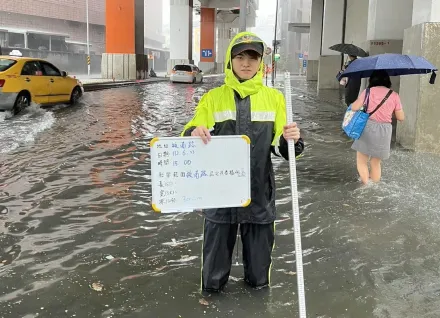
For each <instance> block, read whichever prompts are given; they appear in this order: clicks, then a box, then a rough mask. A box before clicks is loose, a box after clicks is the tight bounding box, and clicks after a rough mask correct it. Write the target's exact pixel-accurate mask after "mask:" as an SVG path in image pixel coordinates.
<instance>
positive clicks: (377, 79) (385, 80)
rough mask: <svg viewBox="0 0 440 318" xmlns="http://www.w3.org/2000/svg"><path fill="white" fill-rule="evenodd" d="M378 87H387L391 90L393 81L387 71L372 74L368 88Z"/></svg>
mask: <svg viewBox="0 0 440 318" xmlns="http://www.w3.org/2000/svg"><path fill="white" fill-rule="evenodd" d="M376 86H385V87H386V88H391V79H390V76H389V75H388V73H387V71H384V70H377V71H374V72H373V73H372V74H371V76H370V80H369V82H368V88H372V87H376Z"/></svg>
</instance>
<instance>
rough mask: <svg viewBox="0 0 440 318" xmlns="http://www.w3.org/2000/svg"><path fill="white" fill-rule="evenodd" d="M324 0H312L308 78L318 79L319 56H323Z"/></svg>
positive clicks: (310, 79)
mask: <svg viewBox="0 0 440 318" xmlns="http://www.w3.org/2000/svg"><path fill="white" fill-rule="evenodd" d="M323 12H324V0H313V1H312V14H311V18H310V41H309V60H308V62H307V80H308V81H317V80H318V67H319V57H320V56H321V36H322V15H323Z"/></svg>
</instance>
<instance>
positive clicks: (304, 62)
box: [303, 60, 307, 68]
mask: <svg viewBox="0 0 440 318" xmlns="http://www.w3.org/2000/svg"><path fill="white" fill-rule="evenodd" d="M303 67H304V68H306V67H307V60H303Z"/></svg>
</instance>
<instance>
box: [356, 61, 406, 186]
mask: <svg viewBox="0 0 440 318" xmlns="http://www.w3.org/2000/svg"><path fill="white" fill-rule="evenodd" d="M366 96H367V97H368V96H369V97H368V98H365V97H366ZM364 104H365V105H366V106H367V113H371V112H373V111H374V110H375V109H376V108H377V107H378V106H379V108H377V110H376V111H375V113H374V114H373V115H371V117H370V118H369V119H368V122H367V125H366V126H365V129H364V131H363V133H362V135H361V137H360V138H359V139H358V140H355V141H354V143H353V145H352V147H351V148H352V149H354V150H356V151H357V159H356V161H357V170H358V172H359V175H360V178H361V181H362V183H364V184H367V183H368V182H369V180H370V178H371V180H372V181H373V182H379V181H380V179H381V174H382V169H381V162H382V160H385V159H388V158H389V156H390V151H391V136H392V131H393V128H392V124H391V122H392V116H393V113H394V114H395V115H396V118H397V120H399V121H403V120H404V119H405V114H404V112H403V109H402V103H401V102H400V97H399V94H397V93H396V92H393V91H392V90H391V80H390V77H389V75H388V73H387V72H386V71H382V70H380V71H374V72H373V74H372V75H371V77H370V79H369V85H368V88H367V89H366V90H364V91H363V92H362V94H361V95H360V96H359V98H358V99H357V100H356V101H355V102H354V103H353V104H352V106H351V107H352V110H354V111H356V110H359V109H360V108H361V107H362V106H363V105H364ZM368 160H370V166H371V173H370V171H369V170H368Z"/></svg>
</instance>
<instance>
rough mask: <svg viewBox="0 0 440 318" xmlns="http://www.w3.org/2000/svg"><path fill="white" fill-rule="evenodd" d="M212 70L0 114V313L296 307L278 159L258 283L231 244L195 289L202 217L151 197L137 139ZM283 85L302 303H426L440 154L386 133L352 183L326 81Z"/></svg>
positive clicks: (436, 242) (154, 130)
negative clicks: (206, 290)
mask: <svg viewBox="0 0 440 318" xmlns="http://www.w3.org/2000/svg"><path fill="white" fill-rule="evenodd" d="M220 80H221V79H215V78H212V79H208V80H207V83H205V84H203V85H185V84H184V85H178V84H169V83H158V84H151V85H147V86H138V87H126V88H120V89H113V90H105V91H100V92H93V93H87V94H86V95H85V99H84V100H83V102H82V103H81V104H80V105H77V106H75V107H67V106H58V107H56V108H51V109H47V110H41V109H38V107H37V106H32V107H31V108H29V109H28V110H27V111H25V112H24V113H23V114H21V115H19V116H17V117H11V116H10V114H8V113H0V277H1V284H0V317H4V318H9V317H11V318H15V317H24V318H32V317H57V318H58V317H78V318H86V317H103V318H104V317H105V318H109V317H139V318H140V317H142V318H144V317H148V318H149V317H165V318H168V317H176V318H178V317H182V318H187V317H188V318H190V317H191V318H192V317H240V318H251V317H277V318H284V317H286V318H287V317H289V318H290V317H298V308H297V295H296V275H295V272H296V268H295V256H294V240H293V233H292V219H291V202H290V198H291V197H290V186H289V180H290V179H289V171H288V165H287V163H286V162H283V161H281V160H277V159H274V161H275V167H276V172H277V185H278V192H277V199H278V202H277V206H278V221H277V232H276V234H277V235H276V247H275V250H274V253H273V261H274V264H273V271H272V288H271V289H266V290H262V291H254V290H251V289H249V288H247V287H246V286H245V285H244V284H243V282H242V281H241V277H242V264H241V256H239V258H238V259H236V254H235V253H234V259H233V263H234V265H233V268H232V272H231V275H232V276H231V280H230V282H229V284H228V286H227V288H226V290H225V292H224V293H222V294H220V295H212V296H203V297H202V295H200V293H199V287H200V286H199V283H200V251H201V234H202V222H203V218H202V216H201V215H200V214H198V213H186V214H169V215H160V214H155V213H154V212H152V209H151V207H150V194H151V189H150V171H149V150H148V145H149V140H150V139H151V138H152V137H154V136H171V135H177V134H178V133H179V132H180V130H181V129H182V127H183V125H184V124H185V122H186V121H187V120H188V119H189V118H190V117H191V116H192V112H193V109H194V105H195V102H196V101H197V100H198V99H199V98H200V96H201V95H202V94H203V93H204V92H205V91H206V90H208V89H209V88H211V87H214V86H217V85H219V84H220ZM279 85H281V86H282V82H280V83H279ZM291 98H292V100H293V106H294V112H295V117H296V119H297V121H298V122H299V123H300V125H301V128H302V133H303V136H304V139H305V142H306V144H307V148H306V150H305V155H304V156H303V157H302V158H301V159H300V160H299V161H298V163H297V164H298V167H297V169H298V182H299V184H298V189H299V192H300V211H301V222H302V236H303V241H302V244H303V249H304V251H303V252H304V274H305V288H306V303H307V310H308V317H320V318H327V317H336V318H345V317H347V318H352V317H355V318H364V317H365V318H367V317H378V318H391V317H392V318H403V317H414V318H422V317H429V318H435V317H440V279H439V276H440V275H439V270H440V232H439V231H438V228H439V226H440V216H439V210H440V208H439V204H438V203H439V201H438V198H437V197H438V193H440V183H439V182H438V180H439V176H440V173H439V169H438V167H439V165H440V158H439V157H437V156H433V155H426V154H414V153H411V152H408V151H405V150H403V149H400V148H398V147H395V148H394V149H393V153H392V157H391V158H390V160H388V161H387V162H386V163H385V164H384V169H383V170H384V171H383V175H384V178H383V182H382V183H381V184H378V185H372V186H367V187H362V186H361V185H360V183H359V181H358V180H357V175H356V167H355V161H354V153H353V152H352V151H351V150H350V145H351V144H350V142H349V141H348V140H347V138H345V137H344V136H343V135H342V134H341V130H340V128H339V127H340V122H341V119H342V116H343V107H341V106H340V96H339V95H338V93H337V92H336V93H335V92H325V93H321V94H320V95H319V96H317V94H316V91H315V88H314V87H313V86H308V85H307V84H306V82H305V81H304V80H303V79H301V78H294V79H293V80H292V96H291ZM240 251H241V248H239V252H240ZM236 261H238V262H239V265H238V266H237V265H235V264H236Z"/></svg>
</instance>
